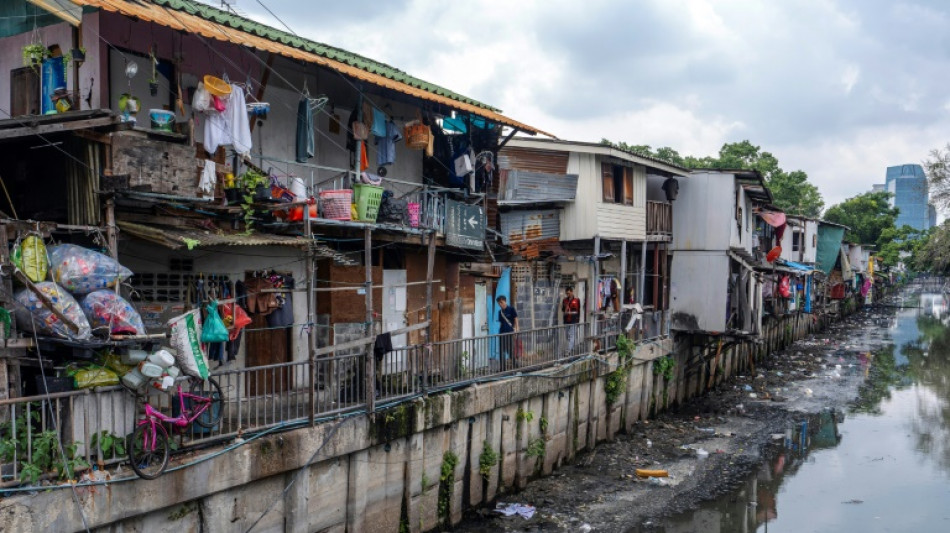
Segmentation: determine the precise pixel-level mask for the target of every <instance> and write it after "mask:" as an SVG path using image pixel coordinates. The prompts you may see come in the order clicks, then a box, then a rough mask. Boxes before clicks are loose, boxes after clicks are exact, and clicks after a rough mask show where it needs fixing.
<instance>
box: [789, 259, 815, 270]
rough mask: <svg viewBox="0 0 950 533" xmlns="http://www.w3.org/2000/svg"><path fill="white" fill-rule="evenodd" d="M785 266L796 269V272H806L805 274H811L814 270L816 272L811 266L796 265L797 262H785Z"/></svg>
mask: <svg viewBox="0 0 950 533" xmlns="http://www.w3.org/2000/svg"><path fill="white" fill-rule="evenodd" d="M785 266H787V267H788V268H794V269H795V270H802V271H805V272H811V271H812V270H815V269H814V268H812V267H810V266H808V265H803V264H801V263H795V262H793V261H785Z"/></svg>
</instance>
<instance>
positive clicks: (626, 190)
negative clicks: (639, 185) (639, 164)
mask: <svg viewBox="0 0 950 533" xmlns="http://www.w3.org/2000/svg"><path fill="white" fill-rule="evenodd" d="M601 181H602V183H603V187H604V203H608V204H623V205H633V169H632V168H630V167H624V166H620V165H612V164H610V163H602V164H601Z"/></svg>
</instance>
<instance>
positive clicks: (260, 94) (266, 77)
mask: <svg viewBox="0 0 950 533" xmlns="http://www.w3.org/2000/svg"><path fill="white" fill-rule="evenodd" d="M274 57H276V56H275V55H274V53H273V52H268V53H267V66H266V67H264V73H263V74H261V86H260V87H258V88H257V94H255V95H254V99H255V100H256V101H258V102H260V101H261V100H263V99H264V91H265V90H267V82H268V81H270V71H272V70H274ZM304 76H306V74H304ZM255 124H257V121H256V120H252V121H251V132H252V133H253V132H254V125H255Z"/></svg>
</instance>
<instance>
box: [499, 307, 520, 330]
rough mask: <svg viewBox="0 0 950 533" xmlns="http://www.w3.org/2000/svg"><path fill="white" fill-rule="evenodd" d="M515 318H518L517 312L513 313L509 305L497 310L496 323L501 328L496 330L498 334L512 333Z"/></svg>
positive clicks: (512, 308) (513, 309)
mask: <svg viewBox="0 0 950 533" xmlns="http://www.w3.org/2000/svg"><path fill="white" fill-rule="evenodd" d="M516 318H518V311H515V308H514V307H512V306H510V305H509V306H508V307H506V308H504V309H499V310H498V322H501V326H500V327H499V328H498V332H499V333H511V332H512V331H514V330H515V327H514V326H515V319H516ZM506 319H507V320H506Z"/></svg>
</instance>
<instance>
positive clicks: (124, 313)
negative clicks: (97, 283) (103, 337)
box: [81, 290, 145, 335]
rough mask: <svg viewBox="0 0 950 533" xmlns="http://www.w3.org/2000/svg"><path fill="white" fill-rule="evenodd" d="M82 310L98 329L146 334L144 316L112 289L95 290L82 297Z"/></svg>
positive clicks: (118, 333)
mask: <svg viewBox="0 0 950 533" xmlns="http://www.w3.org/2000/svg"><path fill="white" fill-rule="evenodd" d="M81 305H82V310H83V312H84V313H85V314H86V318H88V319H89V325H90V326H92V328H93V329H94V330H96V331H108V332H109V333H110V334H112V335H144V334H145V324H143V323H142V316H141V315H140V314H139V312H138V311H136V310H135V308H134V307H132V304H130V303H129V302H128V301H127V300H126V299H125V298H123V297H121V296H119V295H118V294H116V293H115V291H112V290H100V291H93V292H90V293H89V294H87V295H86V297H85V298H83V299H82V304H81Z"/></svg>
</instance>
